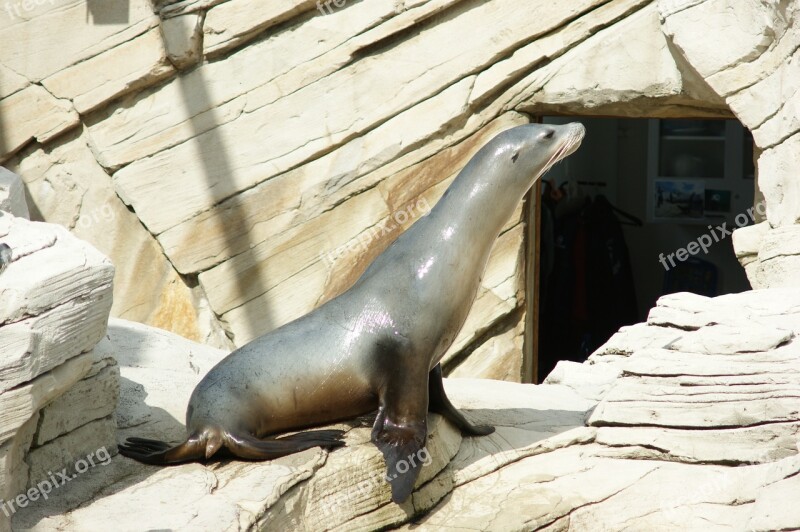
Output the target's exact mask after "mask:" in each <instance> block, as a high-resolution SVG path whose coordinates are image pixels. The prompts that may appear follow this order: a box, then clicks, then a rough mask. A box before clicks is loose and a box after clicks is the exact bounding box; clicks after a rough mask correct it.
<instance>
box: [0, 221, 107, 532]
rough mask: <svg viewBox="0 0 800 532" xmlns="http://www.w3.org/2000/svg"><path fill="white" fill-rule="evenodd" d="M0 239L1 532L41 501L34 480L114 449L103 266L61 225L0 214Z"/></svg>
mask: <svg viewBox="0 0 800 532" xmlns="http://www.w3.org/2000/svg"><path fill="white" fill-rule="evenodd" d="M0 242H2V243H4V244H7V245H8V246H9V247H10V248H11V251H12V257H11V263H10V264H9V265H8V266H7V267H6V269H5V270H4V271H3V272H2V273H0V499H2V500H3V504H4V506H3V507H1V508H0V511H1V512H2V513H0V529H3V527H4V526H6V527H7V525H8V517H9V516H10V515H11V514H13V513H14V512H15V511H17V510H18V509H19V508H21V507H24V506H25V505H26V504H28V502H30V500H35V498H36V497H38V496H40V495H41V493H38V492H37V493H38V495H37V494H34V495H29V494H31V493H34V492H32V491H29V490H32V489H34V490H35V489H36V488H35V486H37V485H38V484H39V483H40V482H42V481H49V480H50V479H52V478H53V477H54V475H55V474H56V473H55V472H63V474H64V475H65V476H70V477H71V476H72V475H76V474H79V473H82V471H81V469H82V468H83V465H82V464H80V463H77V461H78V460H82V459H84V458H85V457H86V456H88V455H90V454H91V453H95V452H97V451H98V450H99V449H103V451H104V452H107V453H108V456H109V458H110V455H111V454H113V453H115V452H116V438H115V431H116V424H115V421H114V418H113V413H114V411H115V409H116V403H117V396H118V393H119V370H118V368H117V363H116V361H115V360H114V357H113V353H112V352H111V350H110V349H109V344H108V343H107V342H103V341H102V340H103V338H104V335H105V330H106V323H107V321H108V316H109V312H110V309H111V299H112V289H111V283H112V278H113V275H114V268H113V266H112V265H111V263H110V261H109V260H108V259H107V258H106V257H105V256H103V255H102V254H101V253H99V252H98V251H97V250H96V249H94V248H93V247H92V246H91V245H89V244H87V243H85V242H83V241H81V240H79V239H77V238H76V237H75V236H73V235H71V234H70V233H69V232H68V231H67V230H66V229H64V228H63V227H60V226H57V225H53V224H45V223H39V222H30V221H28V220H25V219H23V218H18V217H14V216H12V215H10V214H8V213H5V214H3V215H2V216H0ZM76 464H77V465H76ZM54 488H55V486H52V483H51V486H50V489H54ZM6 514H8V515H6ZM3 523H5V524H3ZM6 529H7V528H6Z"/></svg>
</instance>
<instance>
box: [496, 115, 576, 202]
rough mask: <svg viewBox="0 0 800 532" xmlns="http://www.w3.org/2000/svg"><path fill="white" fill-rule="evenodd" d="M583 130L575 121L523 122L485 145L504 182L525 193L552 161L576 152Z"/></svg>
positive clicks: (553, 162)
mask: <svg viewBox="0 0 800 532" xmlns="http://www.w3.org/2000/svg"><path fill="white" fill-rule="evenodd" d="M585 133H586V128H584V127H583V124H580V123H578V122H572V123H570V124H564V125H556V124H525V125H522V126H517V127H514V128H511V129H508V130H506V131H503V132H502V133H499V134H498V135H497V136H495V137H494V139H492V140H491V141H490V142H489V144H488V145H487V147H489V148H490V149H491V150H492V160H493V162H494V164H496V165H498V166H500V167H501V168H502V172H501V174H502V175H503V176H504V180H507V181H508V183H507V184H508V185H512V184H513V185H515V188H516V187H520V188H522V189H523V192H524V191H527V190H528V189H529V188H530V187H531V185H533V183H534V182H535V181H536V179H538V178H539V177H541V176H542V175H543V174H544V173H545V172H547V170H549V169H550V168H551V167H552V166H553V165H554V164H556V163H557V162H558V161H560V160H561V159H563V158H565V157H566V156H568V155H570V154H572V153H573V152H575V150H577V149H578V146H580V144H581V141H582V140H583V136H584V135H585Z"/></svg>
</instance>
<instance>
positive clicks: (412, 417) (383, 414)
mask: <svg viewBox="0 0 800 532" xmlns="http://www.w3.org/2000/svg"><path fill="white" fill-rule="evenodd" d="M420 377H421V379H416V380H415V379H413V378H409V376H408V375H402V382H400V378H399V377H398V378H397V379H392V380H393V381H394V382H390V383H388V385H387V386H386V388H384V391H383V392H382V393H381V394H380V398H379V400H380V408H379V410H378V417H377V418H375V424H374V425H373V427H372V442H373V443H374V444H375V445H376V446H377V447H378V449H380V451H381V453H383V458H384V460H385V461H386V480H387V482H389V484H390V485H391V486H392V500H393V501H394V502H396V503H398V504H400V503H402V502H404V501H405V500H406V499H408V497H409V496H410V495H411V492H412V491H414V483H415V482H416V481H417V477H418V476H419V473H420V471H421V469H422V465H423V461H424V460H423V459H422V456H421V455H422V453H423V452H425V453H427V451H423V449H424V447H425V438H426V436H427V435H428V428H427V414H428V390H427V386H424V387H423V388H422V389H419V390H416V389H414V385H413V384H412V383H415V382H417V380H422V384H423V385H425V384H427V383H426V380H427V379H426V378H425V377H426V376H425V375H424V374H423V375H421V376H420Z"/></svg>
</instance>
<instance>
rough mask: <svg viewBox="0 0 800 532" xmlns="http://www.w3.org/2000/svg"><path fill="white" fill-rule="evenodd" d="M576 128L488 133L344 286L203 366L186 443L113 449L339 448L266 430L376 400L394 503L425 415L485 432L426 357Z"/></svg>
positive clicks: (247, 452) (256, 455)
mask: <svg viewBox="0 0 800 532" xmlns="http://www.w3.org/2000/svg"><path fill="white" fill-rule="evenodd" d="M584 133H585V130H584V128H583V126H582V125H581V124H578V123H573V124H568V125H561V126H557V125H540V124H528V125H523V126H517V127H514V128H512V129H509V130H506V131H504V132H502V133H499V134H498V135H497V136H495V137H494V138H493V139H492V140H491V141H490V142H489V143H487V144H486V145H485V146H483V147H482V148H481V149H480V150H479V151H478V153H477V154H476V155H475V156H474V157H473V158H472V159H471V160H470V161H469V163H468V164H467V165H466V166H465V167H464V169H463V170H462V171H461V172H460V173H459V174H458V176H457V177H456V179H455V180H454V181H453V183H452V184H451V185H450V187H449V188H448V189H447V190H446V191H445V193H444V195H443V196H442V198H441V199H440V200H439V202H438V203H437V204H436V206H435V207H434V208H433V209H431V211H430V212H429V213H428V214H427V215H425V216H423V217H421V218H420V219H419V220H418V221H417V222H416V223H414V224H413V225H412V226H411V227H410V228H409V229H408V230H407V231H405V232H404V233H403V234H402V235H400V236H399V237H398V238H397V240H396V241H395V242H393V243H392V244H391V245H390V246H389V247H388V248H387V249H386V250H385V251H384V252H383V253H381V254H380V255H379V256H378V257H377V258H376V259H375V260H374V262H373V263H372V264H370V266H369V267H368V268H367V269H366V271H365V272H364V273H363V275H361V277H360V278H359V279H358V280H357V281H356V282H355V284H353V286H352V287H351V288H349V289H348V290H347V291H345V292H344V293H342V294H341V295H339V296H338V297H335V298H333V299H331V300H330V301H328V302H327V303H325V304H323V305H321V306H320V307H318V308H317V309H315V310H313V311H312V312H310V313H309V314H306V315H305V316H303V317H301V318H298V319H296V320H295V321H293V322H290V323H288V324H286V325H283V326H282V327H279V328H278V329H275V330H274V331H272V332H269V333H267V334H265V335H263V336H261V337H259V338H256V339H255V340H253V341H252V342H250V343H248V344H246V345H244V346H242V347H240V348H239V349H236V350H235V351H233V352H232V353H231V354H229V355H228V356H227V357H225V358H224V359H223V360H222V361H220V362H219V363H218V364H217V365H216V366H214V367H213V368H212V369H211V371H209V372H208V374H207V375H206V376H205V377H204V378H203V379H202V380H201V381H200V383H199V384H198V385H197V387H196V388H195V390H194V392H193V393H192V396H191V399H190V401H189V407H188V408H187V411H186V427H187V431H188V433H189V436H188V438H187V439H186V441H184V442H183V443H181V444H179V445H177V446H174V447H172V446H170V445H168V444H166V443H163V442H158V441H154V440H147V439H143V438H130V439H128V440H127V442H126V444H124V445H122V446H120V452H121V453H122V454H123V455H125V456H128V457H131V458H135V459H136V460H139V461H142V462H146V463H150V464H173V463H178V462H185V461H190V460H202V459H208V458H211V457H212V456H213V455H214V454H215V453H217V451H219V450H220V449H223V448H224V449H225V450H227V452H229V453H230V454H233V455H234V456H236V457H239V458H244V459H252V460H266V459H271V458H277V457H279V456H283V455H286V454H290V453H294V452H298V451H301V450H304V449H308V448H310V447H315V446H321V447H328V448H332V447H336V446H339V445H342V441H341V436H342V432H341V431H334V430H317V431H310V432H301V433H297V434H294V435H291V436H284V437H280V438H275V437H268V436H272V435H274V434H277V433H281V432H287V431H291V430H296V429H300V428H305V427H310V426H314V425H320V424H325V423H331V422H333V421H338V420H343V419H347V418H353V417H356V416H359V415H362V414H365V413H369V412H370V411H374V410H375V408H376V407H377V408H378V414H377V417H376V419H375V423H374V425H373V428H372V441H373V442H374V443H375V445H377V447H378V448H379V449H380V450H381V452H382V453H383V456H384V458H385V460H386V466H387V469H388V476H387V480H388V481H389V482H390V483H391V488H392V499H393V500H394V501H395V502H398V503H399V502H402V501H405V500H406V499H407V498H408V496H409V495H410V494H411V491H412V490H413V486H414V482H415V481H416V479H417V476H418V474H419V471H420V467H421V463H420V462H418V461H415V460H414V459H413V457H414V455H417V456H419V455H418V454H417V453H419V452H420V451H421V450H422V449H423V447H424V445H425V439H426V437H427V427H426V417H427V413H428V411H431V412H436V413H439V414H442V415H443V416H444V417H445V418H447V419H448V420H450V421H451V422H452V423H454V424H455V425H456V426H457V427H459V429H461V431H462V432H463V433H465V434H468V435H485V434H489V433H491V432H492V431H494V428H493V427H490V426H476V425H473V424H472V423H470V422H469V421H468V420H467V418H466V417H464V415H463V414H461V413H460V412H459V411H458V410H456V408H455V407H454V406H453V405H452V404H451V403H450V401H449V400H448V398H447V396H446V395H445V392H444V387H443V383H442V370H441V366H440V365H439V360H440V359H441V358H442V356H443V355H444V353H445V351H447V349H448V348H449V347H450V345H451V344H452V343H453V340H454V339H455V337H456V335H457V334H458V332H459V330H460V329H461V327H462V325H463V324H464V321H465V320H466V318H467V313H468V312H469V310H470V307H471V306H472V302H473V300H474V299H475V295H476V293H477V290H478V286H479V284H480V280H481V275H482V274H483V271H484V269H485V267H486V262H487V260H488V258H489V251H490V250H491V248H492V244H493V243H494V241H495V240H496V239H497V236H498V235H499V233H500V230H501V229H502V227H503V226H504V225H505V223H506V222H507V221H508V218H509V216H510V215H511V213H512V212H514V209H515V207H516V206H517V204H518V203H519V201H520V200H521V199H522V197H523V195H524V194H525V193H526V192H527V191H528V189H529V188H530V187H531V185H532V184H533V183H534V181H535V180H536V179H537V178H538V177H540V176H541V175H542V174H544V173H545V172H546V171H547V170H548V169H549V168H550V167H551V166H552V165H553V164H555V163H556V162H557V161H559V160H560V159H563V158H564V157H566V156H567V155H569V154H571V153H572V152H574V151H575V150H576V149H577V147H578V146H579V145H580V142H581V140H582V139H583V135H584ZM409 459H410V460H409ZM401 462H405V465H403V464H400V463H401ZM409 462H411V464H409ZM399 465H403V467H402V468H401V467H399Z"/></svg>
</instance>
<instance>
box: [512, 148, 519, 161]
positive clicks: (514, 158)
mask: <svg viewBox="0 0 800 532" xmlns="http://www.w3.org/2000/svg"><path fill="white" fill-rule="evenodd" d="M518 158H519V152H518V151H515V152H514V155H512V156H511V162H512V163H515V162H517V159H518Z"/></svg>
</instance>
